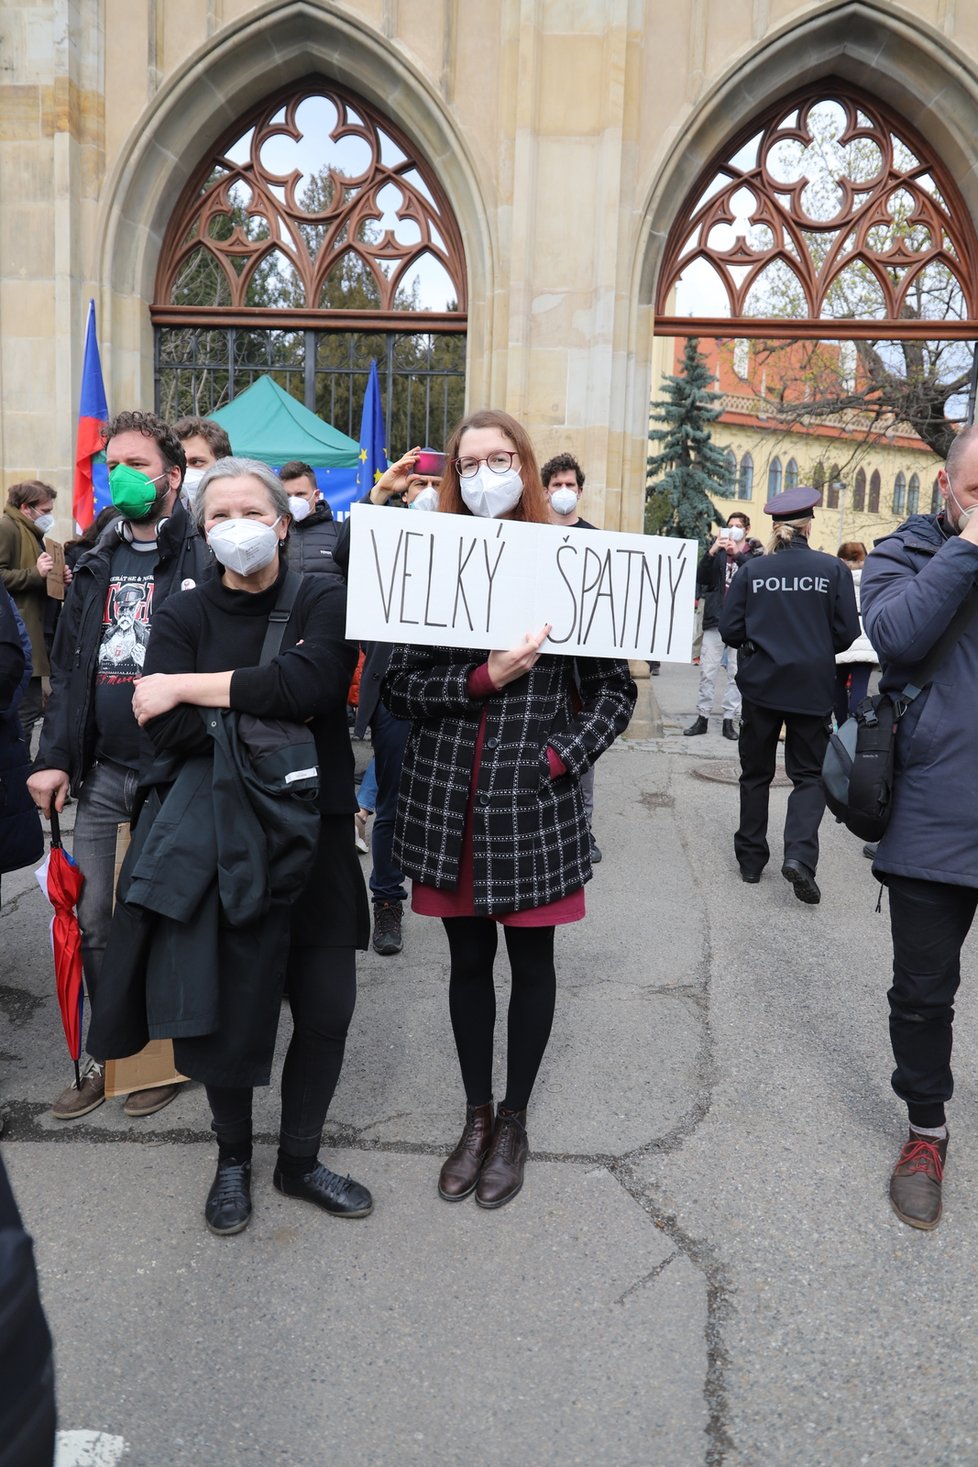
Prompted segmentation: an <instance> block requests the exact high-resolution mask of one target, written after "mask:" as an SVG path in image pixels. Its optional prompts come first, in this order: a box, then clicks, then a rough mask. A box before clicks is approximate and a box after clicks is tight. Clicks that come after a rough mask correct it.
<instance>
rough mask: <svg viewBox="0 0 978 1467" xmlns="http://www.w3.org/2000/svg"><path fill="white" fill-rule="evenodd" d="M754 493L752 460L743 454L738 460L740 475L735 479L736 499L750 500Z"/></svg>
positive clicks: (748, 455)
mask: <svg viewBox="0 0 978 1467" xmlns="http://www.w3.org/2000/svg"><path fill="white" fill-rule="evenodd" d="M753 493H754V460H753V458H752V456H751V455H750V454H749V453H745V454H744V456H743V458H742V459H741V460H740V475H739V477H738V479H737V498H738V499H750V498H751V496H752V495H753Z"/></svg>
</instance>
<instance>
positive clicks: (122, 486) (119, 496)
mask: <svg viewBox="0 0 978 1467" xmlns="http://www.w3.org/2000/svg"><path fill="white" fill-rule="evenodd" d="M166 477H167V476H166V474H165V473H163V474H157V475H156V478H155V479H150V478H149V477H148V476H147V475H146V474H143V473H141V472H140V470H139V469H131V468H130V467H129V465H128V464H116V466H115V468H114V469H112V471H111V472H110V474H109V490H110V492H111V494H112V503H113V504H114V505H115V507H116V509H118V510H120V511H121V512H122V513H123V514H124V515H125V517H126V519H127V520H136V521H137V522H138V521H139V520H148V519H149V518H150V517H151V516H152V513H153V510H154V508H155V506H156V501H157V493H156V488H155V485H156V484H158V483H159V481H160V480H161V479H165V478H166Z"/></svg>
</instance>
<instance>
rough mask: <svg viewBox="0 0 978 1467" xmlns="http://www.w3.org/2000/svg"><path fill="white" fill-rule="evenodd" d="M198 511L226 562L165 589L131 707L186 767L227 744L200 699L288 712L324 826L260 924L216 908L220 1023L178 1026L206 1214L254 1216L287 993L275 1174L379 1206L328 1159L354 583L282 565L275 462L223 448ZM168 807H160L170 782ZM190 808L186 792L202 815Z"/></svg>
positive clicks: (352, 931) (341, 989)
mask: <svg viewBox="0 0 978 1467" xmlns="http://www.w3.org/2000/svg"><path fill="white" fill-rule="evenodd" d="M194 515H195V518H196V521H197V525H198V528H199V530H200V532H201V534H203V535H205V536H206V538H207V542H208V544H209V545H210V547H211V549H212V550H213V552H214V556H215V558H216V560H217V561H218V563H219V572H220V573H219V574H218V575H215V576H213V577H212V578H210V579H209V580H208V581H207V582H205V583H204V584H202V585H200V586H197V587H195V588H193V589H189V590H187V591H184V592H183V593H182V594H180V595H178V596H174V597H172V598H171V599H170V601H169V602H168V603H167V605H166V606H164V607H163V608H161V610H160V612H159V614H158V616H157V618H156V619H155V620H154V624H153V632H152V636H151V638H150V643H149V646H148V649H147V653H146V661H145V667H144V676H143V677H142V678H141V679H140V681H139V682H138V683H137V684H136V690H135V694H134V697H133V710H134V712H135V715H136V718H137V721H138V722H139V724H140V726H141V727H142V728H144V729H145V730H146V732H147V733H148V735H149V737H150V738H151V740H152V742H153V744H154V746H155V748H156V751H157V755H158V756H165V760H164V763H165V764H166V763H169V764H170V765H171V766H172V765H174V764H175V765H176V766H177V767H179V763H180V761H181V760H187V759H190V758H195V757H197V756H200V755H201V754H202V753H203V754H204V755H205V757H207V756H210V757H216V756H214V737H213V736H212V735H210V734H209V733H208V731H207V728H206V726H205V725H206V719H205V716H203V715H202V710H209V709H217V710H231V711H232V712H233V713H236V714H237V715H238V719H239V720H240V719H241V717H242V715H252V717H253V718H256V719H261V720H266V721H269V722H274V721H276V720H288V721H289V723H290V725H291V726H293V727H296V726H298V729H299V732H300V733H302V731H303V730H305V729H306V728H308V731H310V732H311V733H312V736H313V737H314V739H315V746H316V756H317V762H318V770H319V787H318V796H317V801H318V811H319V825H318V839H317V838H316V831H315V826H313V833H312V838H311V844H310V849H311V848H312V843H314V846H315V848H314V850H313V853H312V855H311V857H310V858H309V859H308V862H307V867H306V869H305V870H304V872H303V874H304V876H305V880H302V879H296V880H294V881H293V882H292V883H291V884H290V885H289V889H287V890H285V891H277V892H276V890H275V889H274V885H273V887H272V898H271V903H270V905H269V907H268V910H267V912H266V914H265V915H264V916H263V917H262V918H261V920H260V921H256V922H252V923H251V924H250V925H245V926H240V925H239V926H233V925H231V924H230V923H229V921H228V920H227V911H226V909H225V908H223V907H222V909H221V912H220V916H219V920H218V922H217V928H218V930H217V936H216V939H215V941H216V949H217V955H218V962H217V968H218V975H217V989H218V993H217V1000H216V1013H217V1022H216V1026H215V1027H214V1028H213V1029H212V1030H210V1031H209V1032H203V1033H201V1032H189V1033H188V1032H187V1029H188V1027H189V1028H194V1027H196V1028H197V1029H199V1028H200V1025H199V1024H198V1025H196V1026H188V1025H186V1024H183V1023H180V1022H177V1023H175V1024H174V1025H173V1026H172V1037H173V1040H174V1052H175V1059H176V1063H177V1066H178V1068H179V1069H180V1070H181V1071H182V1072H183V1073H184V1074H186V1075H189V1076H190V1077H191V1078H193V1079H197V1080H200V1081H202V1082H203V1083H204V1085H205V1086H206V1088H207V1098H208V1101H209V1102H210V1106H211V1111H212V1113H213V1129H214V1131H215V1133H216V1135H217V1143H218V1166H217V1175H216V1177H215V1179H214V1183H213V1185H212V1187H211V1190H210V1193H209V1195H208V1198H207V1202H206V1206H205V1218H206V1221H207V1225H208V1227H209V1228H210V1229H211V1231H212V1232H215V1233H219V1234H227V1233H236V1232H240V1231H241V1229H242V1228H244V1227H245V1226H246V1225H247V1223H248V1220H249V1217H250V1214H251V1155H252V1148H251V1128H252V1122H251V1107H252V1089H253V1087H254V1086H255V1085H267V1084H268V1083H269V1078H270V1071H271V1064H272V1057H273V1050H274V1044H275V1034H276V1029H277V1025H278V1017H279V1011H280V1007H281V1000H282V997H283V994H287V995H288V998H289V1002H290V1005H291V1009H292V1018H293V1024H294V1029H293V1034H292V1038H291V1041H290V1043H289V1047H288V1052H287V1054H286V1058H285V1066H284V1069H283V1072H282V1119H281V1128H280V1133H279V1151H278V1160H277V1164H276V1167H275V1172H274V1176H273V1181H274V1184H275V1186H276V1188H277V1189H278V1190H279V1191H280V1192H282V1193H284V1194H285V1195H287V1196H290V1197H298V1198H303V1199H305V1200H306V1201H309V1202H312V1203H314V1204H316V1205H317V1206H319V1207H320V1208H322V1209H323V1210H324V1211H326V1212H329V1213H333V1214H334V1215H340V1216H345V1217H363V1216H365V1215H366V1214H367V1213H368V1212H370V1210H371V1207H372V1200H371V1197H370V1193H369V1192H368V1191H367V1189H366V1188H365V1187H363V1186H361V1185H359V1183H357V1182H354V1181H351V1179H350V1178H349V1177H339V1176H337V1175H336V1174H335V1173H334V1172H331V1171H330V1170H329V1169H328V1168H327V1167H326V1166H325V1165H324V1164H323V1163H322V1162H320V1160H319V1147H320V1142H321V1133H322V1128H323V1124H324V1122H325V1118H326V1112H327V1109H328V1106H329V1103H330V1101H331V1099H332V1096H333V1091H334V1089H335V1086H336V1083H337V1081H338V1079H339V1074H340V1067H341V1064H342V1060H343V1050H344V1044H345V1040H346V1034H347V1030H348V1027H349V1024H350V1020H351V1018H352V1015H353V1008H354V1003H355V998H356V968H355V949H356V948H357V947H360V948H364V947H366V944H367V939H368V937H369V921H368V913H367V903H366V893H365V891H364V886H363V877H362V875H361V873H360V867H359V864H358V862H357V858H356V852H355V848H354V843H353V821H352V819H351V816H352V815H353V813H354V809H355V802H354V798H353V794H352V790H353V755H352V751H351V747H350V740H349V735H348V732H347V724H346V695H347V689H348V687H349V683H350V677H351V675H352V672H353V669H354V666H355V663H356V655H357V654H356V647H355V645H354V644H351V643H349V642H347V641H346V637H345V617H346V593H345V588H344V584H343V581H342V580H341V578H340V577H338V576H311V577H304V578H301V579H300V578H299V577H297V576H295V575H294V573H289V571H288V561H287V557H286V555H285V554H284V551H285V547H286V540H287V536H288V530H289V524H290V516H289V505H288V498H287V496H286V494H285V491H284V489H283V487H282V485H281V484H280V483H279V481H278V479H277V478H276V477H275V475H274V474H273V473H272V472H271V470H270V469H268V468H267V467H266V466H265V465H264V464H261V463H258V462H256V461H254V460H250V459H238V458H223V459H219V460H218V462H217V463H216V464H214V465H213V466H212V467H211V468H210V469H209V470H208V471H207V473H206V474H205V475H204V477H203V479H202V480H201V483H200V488H199V491H198V494H197V499H196V502H195V505H194ZM273 612H274V613H275V614H276V615H275V618H274V620H275V621H277V622H278V623H281V622H282V621H283V620H284V618H285V616H286V614H287V615H288V621H287V624H286V626H285V631H284V635H283V636H282V638H281V642H280V649H279V650H278V651H276V652H274V655H272V654H271V652H270V647H269V642H268V641H267V640H266V638H267V636H268V632H269V627H270V616H271V614H272V613H273ZM213 726H214V727H216V726H217V725H216V724H215V725H213ZM237 726H238V727H240V726H241V725H240V722H239V724H238V725H237ZM158 763H159V759H158ZM169 788H170V790H171V791H172V790H173V789H175V788H176V785H175V784H170V786H169ZM214 798H215V800H216V798H217V795H216V794H215V796H214ZM160 808H161V812H165V811H166V797H165V796H164V798H163V800H162V805H161V807H160ZM284 808H285V809H286V810H288V808H289V807H288V804H287V802H286V804H285V806H284ZM194 809H195V806H194V805H193V804H191V805H190V806H189V807H188V810H189V818H191V819H192V818H193V811H194ZM205 813H206V815H207V816H208V817H210V815H211V812H210V811H207V812H204V811H201V816H200V818H201V819H203V818H204V815H205ZM158 818H159V816H157V819H158ZM288 818H289V817H288V816H286V819H288ZM170 819H171V823H172V819H173V817H172V815H171V817H170ZM137 835H138V829H137ZM120 890H121V888H120ZM221 890H222V891H223V888H221ZM177 981H178V982H184V983H186V982H187V980H186V979H185V978H182V979H181V978H178V980H177ZM201 981H205V982H206V981H208V980H207V975H206V974H204V975H202V980H201ZM192 997H193V995H189V996H188V1005H187V1006H188V1008H190V1009H192V1008H193V1004H192V1002H190V1001H189V1000H190V999H192ZM107 1052H110V1051H107Z"/></svg>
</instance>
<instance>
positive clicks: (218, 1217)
mask: <svg viewBox="0 0 978 1467" xmlns="http://www.w3.org/2000/svg"><path fill="white" fill-rule="evenodd" d="M250 1217H251V1162H250V1161H240V1162H238V1161H219V1162H218V1163H217V1175H216V1176H215V1178H214V1180H213V1182H212V1183H211V1190H210V1191H209V1192H208V1194H207V1201H206V1202H205V1203H204V1221H205V1222H206V1223H207V1226H208V1227H209V1228H210V1230H211V1232H212V1233H217V1234H218V1236H220V1237H226V1236H227V1235H228V1234H230V1233H240V1232H241V1230H242V1229H243V1228H246V1227H247V1226H248V1221H249V1219H250Z"/></svg>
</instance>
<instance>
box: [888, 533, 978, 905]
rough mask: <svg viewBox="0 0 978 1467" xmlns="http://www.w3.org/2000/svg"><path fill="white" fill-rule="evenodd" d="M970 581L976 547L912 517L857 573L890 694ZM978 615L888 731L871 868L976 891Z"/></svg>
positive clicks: (908, 676)
mask: <svg viewBox="0 0 978 1467" xmlns="http://www.w3.org/2000/svg"><path fill="white" fill-rule="evenodd" d="M976 577H978V546H975V545H972V544H970V543H969V542H968V541H967V540H962V539H961V537H960V536H959V535H956V534H953V533H952V534H950V535H949V534H947V533H946V532H945V529H944V520H943V516H942V515H923V514H922V515H914V516H913V517H912V518H911V519H909V520H907V521H906V522H905V523H904V524H902V525H901V526H900V527H899V528H898V529H897V530H894V532H893V534H892V535H888V536H886V537H885V539H882V540H880V541H879V542H878V543H877V545H876V546H875V548H874V549H873V550H872V551H871V552H870V554H869V556H868V557H867V559H866V561H865V563H864V565H863V574H862V584H861V586H860V593H861V600H862V613H863V621H864V623H865V626H866V631H867V633H868V635H869V638H870V640H871V641H872V644H873V646H874V647H875V648H876V651H877V654H878V656H879V659H880V662H881V663H882V666H883V673H882V676H881V678H880V688H881V689H882V690H883V691H884V692H899V691H900V690H901V689H902V688H904V687H905V686H906V685H907V683H908V682H910V683H912V682H914V681H915V669H917V668H919V666H920V664H921V662H922V661H923V659H924V658H925V657H926V656H927V654H928V653H929V652H930V650H931V648H932V647H933V646H934V644H935V643H936V642H937V641H938V639H939V638H940V636H941V634H942V632H944V630H945V629H946V628H947V626H948V624H949V623H950V622H951V620H952V619H953V617H954V614H955V612H956V611H957V609H958V607H959V606H960V604H961V602H962V601H963V599H964V598H965V597H966V596H967V594H968V592H969V591H970V590H971V589H972V588H973V587H974V585H975V581H976ZM976 727H978V617H972V618H971V621H970V622H969V624H968V625H967V626H966V627H965V629H964V631H963V633H962V635H961V636H960V637H959V638H958V641H957V643H956V645H955V646H954V647H952V648H951V650H950V652H949V653H948V654H947V656H946V657H945V658H944V661H943V663H942V665H941V666H940V667H939V668H938V669H937V671H936V672H935V674H934V676H933V680H932V681H931V683H930V684H929V686H928V687H926V688H924V690H923V692H922V693H921V694H920V696H919V697H917V698H916V699H914V701H913V702H912V703H911V704H910V706H909V708H908V709H907V712H906V713H905V715H904V716H903V718H901V720H900V723H899V726H898V730H897V743H896V758H895V780H894V790H893V809H892V814H891V817H890V823H889V825H888V826H887V829H886V832H885V834H884V835H883V838H882V840H881V841H880V845H879V850H878V852H877V855H876V860H875V862H874V870H879V871H881V872H890V873H893V874H894V875H898V876H910V877H916V878H918V879H920V880H922V881H944V882H948V883H950V884H951V885H955V886H976V887H978V839H976V831H978V773H976V765H975V729H976Z"/></svg>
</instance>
